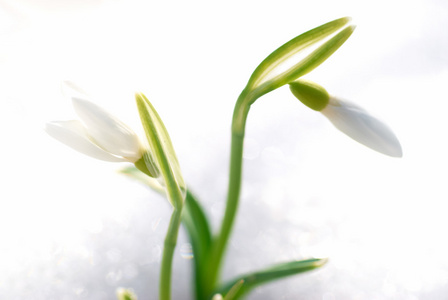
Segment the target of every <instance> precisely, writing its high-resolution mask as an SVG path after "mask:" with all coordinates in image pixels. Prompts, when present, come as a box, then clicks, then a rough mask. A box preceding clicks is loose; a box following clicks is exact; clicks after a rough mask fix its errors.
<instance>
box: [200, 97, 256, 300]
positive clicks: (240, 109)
mask: <svg viewBox="0 0 448 300" xmlns="http://www.w3.org/2000/svg"><path fill="white" fill-rule="evenodd" d="M250 103H251V102H250V93H248V92H247V91H246V90H243V92H242V93H241V95H240V97H239V98H238V101H237V103H236V105H235V110H234V114H233V121H232V141H231V152H230V171H229V186H228V193H227V204H226V210H225V213H224V218H223V220H222V225H221V230H220V232H219V235H218V236H217V237H216V238H215V241H214V243H213V246H212V251H211V256H210V260H209V265H208V272H207V274H208V276H207V285H206V287H207V288H208V291H207V294H211V293H212V292H213V290H214V288H215V287H216V283H217V280H218V276H219V271H220V268H221V262H222V259H223V255H224V253H225V250H226V245H227V242H228V240H229V237H230V233H231V231H232V228H233V223H234V221H235V216H236V212H237V210H238V203H239V196H240V190H241V177H242V165H243V144H244V131H245V130H244V129H245V125H246V119H247V115H248V113H249V109H250Z"/></svg>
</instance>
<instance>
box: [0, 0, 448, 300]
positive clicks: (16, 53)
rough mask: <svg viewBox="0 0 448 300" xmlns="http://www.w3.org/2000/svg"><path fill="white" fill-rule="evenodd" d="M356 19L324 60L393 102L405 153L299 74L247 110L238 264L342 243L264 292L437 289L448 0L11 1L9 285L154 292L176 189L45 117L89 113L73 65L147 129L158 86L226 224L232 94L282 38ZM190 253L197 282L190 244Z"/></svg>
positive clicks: (364, 293) (1, 32)
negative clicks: (88, 149)
mask: <svg viewBox="0 0 448 300" xmlns="http://www.w3.org/2000/svg"><path fill="white" fill-rule="evenodd" d="M343 16H351V17H353V22H354V23H355V24H356V25H357V29H356V31H355V33H354V34H353V35H352V37H351V38H350V39H349V40H348V41H347V42H346V44H345V45H344V46H343V47H342V48H341V49H340V50H339V51H338V52H336V53H335V55H333V56H332V57H331V58H330V59H329V60H328V61H327V62H325V63H324V64H323V65H321V66H320V67H319V68H318V69H316V70H315V71H313V72H312V73H311V74H309V75H308V76H307V78H309V79H312V80H314V81H316V82H318V83H320V84H322V85H323V86H324V87H326V88H327V90H328V91H329V92H330V93H332V94H334V95H337V96H339V97H342V98H346V99H350V100H351V101H353V102H356V103H357V104H359V105H361V106H363V107H365V108H366V109H368V110H369V111H371V112H372V113H374V114H376V115H378V116H380V118H381V119H383V120H384V121H385V122H386V123H387V124H389V125H390V126H391V128H393V129H394V131H395V133H396V134H397V136H398V137H399V138H400V141H401V142H402V146H403V150H404V157H403V158H402V159H392V158H389V157H385V156H382V155H381V154H377V153H374V152H373V151H371V150H370V149H367V148H365V147H363V146H361V145H359V144H357V143H355V142H353V141H351V140H350V139H349V138H347V137H346V136H344V135H343V134H341V133H339V132H338V131H337V130H336V129H334V128H333V127H332V126H331V124H330V123H329V122H328V121H327V120H325V119H324V118H322V116H321V115H319V114H318V113H315V112H313V111H311V110H309V109H307V108H306V107H305V106H303V105H302V104H301V103H299V102H298V101H297V100H295V99H294V98H293V97H292V96H291V95H290V93H289V91H288V89H287V88H282V89H280V90H277V91H274V92H272V93H271V94H268V95H266V96H265V97H263V98H262V99H261V100H259V101H258V102H257V103H256V104H255V105H254V106H253V109H252V112H251V114H250V115H249V119H248V127H247V145H246V146H247V147H246V152H245V165H244V177H245V179H244V180H245V181H244V185H243V194H242V202H241V207H240V212H239V216H238V220H237V224H236V228H235V231H234V235H233V239H232V244H231V246H230V248H229V255H228V260H227V264H226V265H225V267H224V271H225V276H224V278H231V277H232V276H234V275H236V274H239V273H241V272H247V271H249V270H253V269H256V268H261V267H263V266H266V265H269V264H271V263H274V262H280V261H285V260H293V259H299V258H304V257H309V256H329V257H330V258H331V260H330V262H329V264H328V265H327V266H325V267H324V268H323V269H321V270H319V271H316V272H313V273H309V274H304V275H300V276H296V277H292V278H290V279H287V280H283V281H279V282H277V283H274V284H271V285H268V286H265V287H262V288H259V289H257V290H256V291H255V292H254V293H253V294H252V295H251V297H249V298H250V299H316V300H317V299H319V300H339V299H356V300H367V299H368V300H379V299H406V300H417V299H419V300H423V299H424V300H429V299H430V300H435V299H447V295H448V288H447V283H448V258H447V256H446V253H447V252H448V240H447V234H446V229H447V228H448V219H447V218H446V201H448V192H447V190H446V176H447V175H446V167H447V166H448V158H447V157H448V156H447V155H446V153H448V143H447V142H446V140H447V131H446V129H447V128H448V118H446V116H445V115H446V109H447V108H448V104H447V101H448V99H447V97H446V95H445V88H446V85H447V82H448V35H447V31H446V29H447V28H448V2H446V1H442V0H430V1H428V0H426V1H423V0H420V1H416V0H411V1H401V0H400V1H390V0H379V1H375V2H372V3H368V2H362V1H349V0H342V1H325V0H320V1H291V0H278V1H275V3H274V2H273V1H260V0H257V1H252V0H249V1H233V0H232V1H225V2H213V1H204V0H192V1H175V0H169V1H143V0H141V1H139V0H126V1H124V0H102V1H101V0H91V1H87V0H83V1H80V0H77V1H75V0H64V1H62V0H59V1H56V0H47V1H35V0H1V1H0V79H1V84H0V125H1V126H0V133H1V136H2V138H3V143H2V147H1V149H0V153H1V154H2V157H3V164H2V170H3V171H2V172H1V176H2V178H1V179H2V184H1V188H0V270H2V271H1V274H0V298H2V299H6V298H8V299H36V300H40V299H63V300H69V299H99V300H101V299H113V294H114V291H115V289H116V288H117V287H119V286H125V287H133V288H134V289H135V290H136V292H137V293H138V294H139V296H140V297H139V299H155V298H156V295H157V280H158V271H159V262H160V252H161V245H162V241H163V236H164V233H165V228H166V225H167V222H168V217H169V213H170V207H169V205H168V204H167V202H166V201H164V200H163V199H161V198H160V197H158V196H157V195H156V194H155V193H152V192H151V191H149V190H147V189H146V188H144V187H142V186H140V185H138V184H136V183H134V182H132V181H130V180H128V179H126V178H124V177H122V176H121V175H118V174H117V172H116V170H117V169H119V168H120V167H121V166H120V165H119V164H112V163H104V162H100V161H96V160H94V159H91V158H89V157H86V156H83V155H81V154H79V153H76V152H74V151H72V150H71V149H69V148H67V147H65V146H64V145H62V144H60V143H58V142H57V141H55V140H52V139H51V138H50V137H48V136H47V135H46V134H45V133H44V132H43V130H42V129H43V126H44V124H45V122H47V121H51V120H64V119H69V118H74V114H73V112H72V108H71V103H70V101H69V100H68V99H66V98H64V97H63V96H62V95H61V91H60V83H61V82H62V81H63V80H71V81H73V82H76V83H77V84H78V85H79V86H81V87H83V88H84V89H85V90H86V91H88V92H90V94H92V95H93V96H94V97H95V98H96V99H97V102H98V103H99V104H100V105H102V106H104V107H106V108H107V109H108V110H109V111H111V112H113V113H114V114H116V115H117V116H119V117H120V118H121V119H123V120H125V121H126V122H127V123H128V124H131V125H132V126H134V128H137V129H138V128H139V120H138V116H137V113H136V110H135V103H134V99H133V93H134V92H135V91H143V92H144V93H146V95H147V96H148V97H149V99H150V100H151V101H152V102H153V104H154V106H155V107H156V109H157V110H158V111H159V113H160V115H161V117H162V118H163V120H164V122H165V125H166V126H167V128H168V130H169V132H170V135H171V137H172V140H173V142H174V145H175V147H176V150H177V154H178V156H179V159H180V163H181V166H182V169H183V172H184V177H185V178H186V180H187V182H188V184H189V186H190V187H191V189H192V190H193V191H194V192H195V193H196V194H197V195H198V196H199V198H201V200H202V202H203V203H204V206H205V207H206V209H207V213H208V214H209V216H210V217H211V218H212V222H213V225H214V226H215V228H216V227H217V226H218V224H219V220H220V217H221V215H222V209H223V202H224V199H225V189H226V184H227V165H228V147H229V142H230V136H229V133H230V121H231V115H232V110H233V105H234V103H235V101H236V98H237V97H238V95H239V92H240V91H241V90H242V88H243V87H244V85H245V84H246V82H247V80H248V78H249V76H250V74H251V72H252V71H253V70H254V68H255V67H256V66H257V65H258V63H260V62H261V60H262V59H264V58H265V57H266V55H268V54H269V53H270V52H271V51H273V50H274V49H276V48H277V47H278V46H280V45H281V44H283V43H285V42H286V41H288V40H290V39H291V38H293V37H294V36H296V35H298V34H300V33H302V32H304V31H306V30H308V29H311V28H313V27H315V26H318V25H320V24H322V23H325V22H327V21H330V20H333V19H336V18H339V17H343ZM187 242H188V241H187V240H186V238H185V235H184V234H182V235H181V237H180V241H179V248H178V249H179V250H178V252H177V255H176V261H175V272H176V273H175V279H174V280H175V282H176V284H175V285H174V288H175V291H174V293H175V295H176V296H177V299H188V298H187V296H186V294H185V291H188V290H189V280H190V273H189V272H190V271H189V265H190V261H188V259H185V257H187V256H188V255H187V256H186V255H182V254H183V253H182V249H185V246H186V243H187Z"/></svg>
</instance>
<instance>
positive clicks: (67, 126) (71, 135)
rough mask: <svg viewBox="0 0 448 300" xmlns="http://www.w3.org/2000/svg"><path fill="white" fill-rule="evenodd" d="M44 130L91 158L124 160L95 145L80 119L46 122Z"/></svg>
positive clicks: (113, 160) (114, 160)
mask: <svg viewBox="0 0 448 300" xmlns="http://www.w3.org/2000/svg"><path fill="white" fill-rule="evenodd" d="M45 131H46V132H47V133H48V134H49V135H50V136H52V137H53V138H55V139H57V140H58V141H60V142H62V143H64V144H66V145H67V146H69V147H71V148H73V149H74V150H76V151H79V152H81V153H83V154H85V155H88V156H91V157H93V158H96V159H100V160H105V161H112V162H120V161H126V160H125V159H124V158H121V157H116V156H114V155H112V154H110V153H108V152H106V151H104V150H103V149H101V148H100V147H98V146H96V145H95V144H94V143H93V142H92V141H91V140H90V139H89V137H88V135H87V132H86V129H85V127H84V126H83V125H82V123H81V122H80V121H58V122H51V123H47V124H46V126H45Z"/></svg>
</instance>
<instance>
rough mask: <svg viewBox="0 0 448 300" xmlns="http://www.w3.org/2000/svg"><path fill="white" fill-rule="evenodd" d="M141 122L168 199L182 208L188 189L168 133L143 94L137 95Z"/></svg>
mask: <svg viewBox="0 0 448 300" xmlns="http://www.w3.org/2000/svg"><path fill="white" fill-rule="evenodd" d="M135 99H136V102H137V108H138V112H139V114H140V120H141V122H142V125H143V129H144V131H145V134H146V138H147V140H148V144H149V147H150V149H151V151H152V153H153V155H154V160H155V161H156V164H157V166H158V168H159V170H160V172H161V174H162V177H163V180H164V182H165V186H166V188H167V193H168V194H169V197H168V199H169V200H170V202H172V201H174V202H172V203H171V204H172V205H173V206H174V207H176V208H180V207H182V204H183V203H182V202H181V201H182V199H183V198H184V197H185V192H186V187H185V182H184V179H183V177H182V173H181V171H180V166H179V162H178V160H177V157H176V153H175V152H174V148H173V145H172V143H171V139H170V137H169V135H168V132H167V130H166V128H165V125H164V124H163V122H162V120H161V119H160V117H159V115H158V114H157V112H156V110H155V109H154V107H153V106H152V104H151V103H150V102H149V100H148V99H147V98H146V97H145V95H143V94H142V93H138V94H136V95H135Z"/></svg>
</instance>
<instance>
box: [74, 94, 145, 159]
mask: <svg viewBox="0 0 448 300" xmlns="http://www.w3.org/2000/svg"><path fill="white" fill-rule="evenodd" d="M72 100H73V106H74V108H75V111H76V113H77V114H78V116H79V118H80V119H81V121H82V122H83V123H84V124H85V126H86V127H87V131H88V134H89V135H90V137H91V138H92V139H93V140H94V142H95V143H96V144H97V145H98V146H99V147H101V148H103V149H104V150H106V151H107V152H110V153H112V154H114V155H117V156H122V157H126V158H129V159H130V160H138V159H140V158H141V156H142V154H141V146H140V142H139V139H138V137H137V135H136V134H135V133H134V132H133V131H132V130H131V129H130V128H129V127H128V126H126V125H125V124H124V123H123V122H121V121H120V120H118V119H117V118H115V117H114V116H112V115H111V114H109V113H108V112H107V111H105V110H104V109H102V108H101V107H99V106H98V105H96V104H94V103H92V102H90V101H87V100H84V99H80V98H73V99H72Z"/></svg>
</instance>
